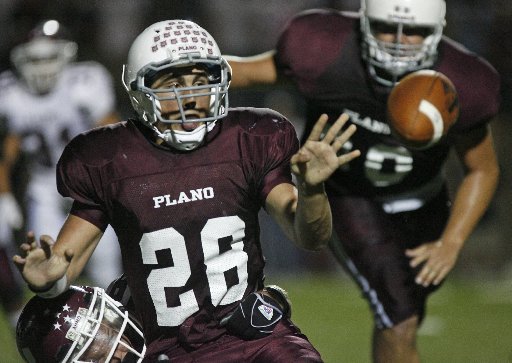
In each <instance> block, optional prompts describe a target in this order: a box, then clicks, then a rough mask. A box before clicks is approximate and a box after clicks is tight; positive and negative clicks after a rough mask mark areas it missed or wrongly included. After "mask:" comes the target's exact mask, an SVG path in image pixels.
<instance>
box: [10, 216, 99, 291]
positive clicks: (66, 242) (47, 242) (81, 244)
mask: <svg viewBox="0 0 512 363" xmlns="http://www.w3.org/2000/svg"><path fill="white" fill-rule="evenodd" d="M102 234H103V233H102V231H101V230H100V229H99V228H98V227H96V226H95V225H93V224H91V223H89V222H88V221H86V220H84V219H82V218H79V217H77V216H74V215H72V214H70V215H69V216H68V218H67V219H66V221H65V222H64V225H63V226H62V228H61V230H60V232H59V235H58V237H57V241H54V240H53V239H52V238H51V237H50V236H47V235H43V236H41V237H40V238H39V241H36V238H35V236H34V234H33V233H29V234H28V236H27V241H26V242H25V243H23V244H22V245H21V246H20V250H21V253H20V255H16V256H14V257H13V261H14V263H15V264H16V266H17V267H18V269H19V271H20V272H21V274H22V276H23V278H24V279H25V281H26V282H27V283H28V285H29V287H30V288H31V289H32V290H33V291H35V292H39V293H42V294H43V295H42V296H45V295H44V294H45V293H48V294H49V295H52V294H57V293H58V292H59V291H60V292H62V291H64V290H65V289H67V287H68V286H69V285H70V284H71V283H72V282H73V281H74V280H75V279H76V278H77V277H78V276H79V275H80V273H81V272H82V270H83V268H84V266H85V264H86V263H87V261H88V260H89V257H90V256H91V255H92V253H93V251H94V249H95V248H96V246H97V244H98V242H99V240H100V238H101V236H102ZM47 297H50V296H47Z"/></svg>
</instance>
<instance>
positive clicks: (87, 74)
mask: <svg viewBox="0 0 512 363" xmlns="http://www.w3.org/2000/svg"><path fill="white" fill-rule="evenodd" d="M63 77H66V78H67V79H70V80H74V81H81V80H82V81H83V80H90V79H94V78H97V77H99V78H104V77H108V78H110V77H111V75H110V73H109V71H108V70H107V68H105V66H103V65H102V64H100V63H98V62H95V61H86V62H74V63H71V64H69V65H68V66H67V67H66V68H65V69H64V72H63Z"/></svg>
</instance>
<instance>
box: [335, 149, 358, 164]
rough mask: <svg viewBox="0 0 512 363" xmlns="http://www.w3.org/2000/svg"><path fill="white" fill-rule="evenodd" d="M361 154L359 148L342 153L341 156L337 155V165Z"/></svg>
mask: <svg viewBox="0 0 512 363" xmlns="http://www.w3.org/2000/svg"><path fill="white" fill-rule="evenodd" d="M360 155H361V152H360V151H359V150H353V151H351V152H349V153H347V154H343V155H341V156H338V165H340V166H341V165H343V164H346V163H348V162H350V161H351V160H354V159H355V158H357V157H359V156H360Z"/></svg>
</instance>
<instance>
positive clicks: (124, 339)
mask: <svg viewBox="0 0 512 363" xmlns="http://www.w3.org/2000/svg"><path fill="white" fill-rule="evenodd" d="M16 344H17V346H18V351H19V353H20V355H21V356H22V357H23V359H24V360H25V361H26V362H30V363H38V362H40V363H61V362H69V363H71V362H98V363H99V362H112V363H118V362H123V363H128V362H130V363H135V362H141V361H142V358H143V357H144V352H145V350H146V347H145V345H144V337H143V336H142V331H141V329H140V327H139V323H138V322H137V321H136V320H135V319H133V318H132V317H131V316H130V314H129V312H128V311H127V310H126V309H125V307H124V305H122V304H121V303H119V302H118V301H117V300H115V299H113V298H112V297H110V296H109V295H108V291H107V292H105V290H103V289H102V288H99V287H89V286H70V287H69V289H68V290H67V291H65V292H64V293H62V294H60V295H59V296H57V297H54V298H50V299H47V298H43V297H40V296H37V295H36V296H34V297H32V298H31V299H30V300H29V301H28V303H27V304H26V305H25V307H24V309H23V312H22V313H21V315H20V319H19V321H18V325H17V329H16Z"/></svg>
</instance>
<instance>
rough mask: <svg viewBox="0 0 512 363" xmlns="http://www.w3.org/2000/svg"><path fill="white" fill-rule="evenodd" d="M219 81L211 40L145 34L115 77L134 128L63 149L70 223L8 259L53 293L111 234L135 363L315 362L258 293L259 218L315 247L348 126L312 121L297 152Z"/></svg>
mask: <svg viewBox="0 0 512 363" xmlns="http://www.w3.org/2000/svg"><path fill="white" fill-rule="evenodd" d="M230 80H231V69H230V67H229V65H228V64H227V62H226V61H225V60H224V59H223V58H222V56H221V53H220V50H219V48H218V46H217V44H216V42H215V40H214V39H213V37H212V36H211V35H210V34H209V33H208V32H207V31H206V30H204V29H203V28H201V27H200V26H198V25H197V24H195V23H193V22H190V21H186V20H170V21H161V22H158V23H155V24H153V25H151V26H149V27H147V28H146V29H145V30H144V31H143V32H142V33H141V34H140V35H139V36H138V37H137V38H136V39H135V41H134V42H133V44H132V46H131V48H130V51H129V53H128V61H127V63H126V65H125V68H124V72H123V85H124V86H125V89H126V91H127V92H128V95H129V97H130V100H131V102H132V106H133V108H134V110H135V111H136V114H137V117H136V119H131V120H128V121H126V122H122V123H118V124H116V125H113V126H108V127H103V128H97V129H94V130H92V131H90V132H86V133H82V134H81V135H79V136H77V137H76V138H74V139H73V140H72V141H71V142H70V143H69V144H68V146H67V147H66V149H65V150H64V152H63V154H62V156H61V158H60V160H59V164H58V166H57V170H58V172H57V185H58V189H59V191H60V192H61V194H62V195H64V196H69V197H71V198H73V199H74V203H73V208H72V210H71V213H70V215H69V217H68V219H67V220H66V222H65V223H64V225H63V227H62V229H61V230H60V232H59V234H58V236H57V241H56V242H54V240H53V239H52V238H51V237H49V236H41V237H40V238H39V242H40V243H41V246H38V245H37V243H36V240H35V237H34V235H29V236H28V240H27V242H26V243H24V244H22V245H21V255H20V256H14V261H15V262H16V264H17V265H18V267H19V269H20V272H21V273H22V275H23V277H24V278H25V280H26V281H27V283H28V284H29V287H30V288H31V289H32V290H33V291H39V293H42V294H45V295H46V296H48V295H54V294H58V293H59V292H61V291H64V290H65V288H66V287H67V286H68V284H69V282H73V281H74V280H75V279H76V278H77V277H78V276H79V275H80V273H81V271H82V269H83V267H84V265H85V263H86V262H87V260H88V258H89V256H90V254H91V253H92V251H93V250H94V248H95V247H96V245H97V243H98V240H99V239H100V237H101V234H102V231H104V230H105V228H106V227H107V225H109V224H110V225H112V227H113V228H114V230H115V231H116V233H117V235H118V238H119V242H120V243H119V245H120V247H121V250H122V256H123V267H124V273H125V275H126V281H127V283H128V286H129V288H130V291H131V294H132V298H133V303H134V308H135V313H136V315H137V316H138V317H140V321H141V322H142V324H143V327H144V337H145V338H146V344H147V348H148V349H147V352H146V358H145V360H144V361H147V362H154V361H156V360H157V358H158V356H160V355H161V354H165V355H166V356H167V357H168V358H169V360H170V361H171V362H187V361H189V362H191V361H204V362H207V361H209V362H224V363H228V362H233V363H235V362H237V363H238V362H283V363H285V362H286V363H288V362H320V361H321V358H320V354H319V353H318V352H317V351H316V349H315V348H314V347H313V346H312V345H311V344H310V343H309V341H308V340H307V338H306V337H305V336H304V335H303V334H302V333H301V332H300V330H299V329H298V328H297V327H296V326H295V325H294V324H293V323H292V322H291V321H290V319H289V315H288V313H287V310H288V309H286V308H285V305H286V304H282V303H281V304H280V303H279V300H281V301H282V300H283V299H280V298H279V297H278V296H279V294H274V295H273V294H272V293H269V292H268V291H267V293H268V295H271V296H268V295H267V294H260V293H259V291H262V290H264V289H263V282H264V277H265V276H264V265H265V261H264V257H263V252H262V249H261V244H260V240H259V237H260V231H259V221H258V212H259V210H260V209H261V208H265V210H266V211H267V212H268V213H269V215H271V216H272V217H273V218H274V219H275V220H276V222H277V223H278V224H279V225H280V227H281V228H283V230H284V231H286V234H287V236H288V237H289V238H290V239H291V240H293V241H295V242H296V243H297V245H298V246H300V247H302V248H305V249H309V250H318V249H320V248H322V247H325V246H326V244H327V242H328V240H329V238H330V236H331V232H332V225H331V221H332V216H331V211H330V207H329V203H328V200H327V196H326V194H325V190H324V181H325V180H326V179H327V178H328V177H329V176H330V175H331V174H332V173H333V172H334V171H335V170H337V169H338V168H339V167H340V166H342V165H345V164H346V163H348V162H349V161H351V160H352V159H354V158H356V157H357V156H358V155H359V152H358V151H357V150H354V151H351V152H349V153H347V154H344V155H341V156H338V155H337V153H338V152H339V151H340V149H341V147H342V145H343V144H344V143H345V142H347V140H348V139H349V138H350V136H351V135H352V134H353V133H354V132H355V129H356V128H355V126H351V127H349V128H348V129H347V130H346V131H345V132H341V133H339V132H340V130H341V128H342V127H343V125H344V123H345V122H346V120H347V117H346V116H344V115H342V116H340V117H338V116H337V121H336V122H335V123H334V126H333V127H331V129H330V131H329V132H328V133H326V134H325V135H323V137H321V131H322V130H323V128H324V126H325V124H326V122H327V117H326V115H322V116H321V117H319V119H318V121H317V124H316V126H315V127H314V128H313V130H312V132H311V134H310V136H309V138H308V140H307V141H306V142H305V143H304V145H303V146H302V147H300V148H299V142H298V138H297V135H296V132H295V130H294V128H293V126H292V124H291V123H290V122H289V121H288V120H287V119H286V118H284V117H283V116H282V115H281V114H279V113H277V112H275V111H272V110H269V109H255V108H236V109H228V88H229V83H230ZM292 173H293V175H295V177H296V179H297V183H296V186H295V184H294V183H293V182H292ZM99 248H101V247H99ZM68 281H69V282H68ZM266 289H267V290H268V287H267V288H266ZM274 290H276V289H274ZM281 295H284V294H281Z"/></svg>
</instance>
